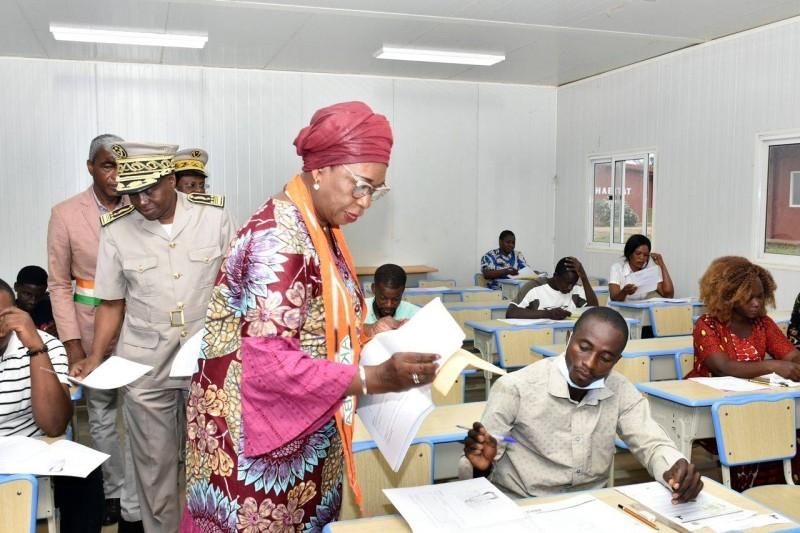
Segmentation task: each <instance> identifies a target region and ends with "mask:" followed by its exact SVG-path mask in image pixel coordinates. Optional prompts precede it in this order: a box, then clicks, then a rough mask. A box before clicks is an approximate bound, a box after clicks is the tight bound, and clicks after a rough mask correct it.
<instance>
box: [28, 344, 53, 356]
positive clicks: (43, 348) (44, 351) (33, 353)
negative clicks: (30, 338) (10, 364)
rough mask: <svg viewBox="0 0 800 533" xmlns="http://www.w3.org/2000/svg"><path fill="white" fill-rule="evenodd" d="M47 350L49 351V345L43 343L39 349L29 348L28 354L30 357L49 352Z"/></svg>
mask: <svg viewBox="0 0 800 533" xmlns="http://www.w3.org/2000/svg"><path fill="white" fill-rule="evenodd" d="M47 352H48V348H47V345H46V344H43V345H42V347H41V348H39V349H38V350H28V353H27V354H26V355H27V356H28V357H33V356H34V355H39V354H40V353H47Z"/></svg>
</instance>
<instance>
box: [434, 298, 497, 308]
mask: <svg viewBox="0 0 800 533" xmlns="http://www.w3.org/2000/svg"><path fill="white" fill-rule="evenodd" d="M442 303H443V304H444V306H445V308H446V309H506V308H508V304H509V301H508V300H500V301H497V302H442Z"/></svg>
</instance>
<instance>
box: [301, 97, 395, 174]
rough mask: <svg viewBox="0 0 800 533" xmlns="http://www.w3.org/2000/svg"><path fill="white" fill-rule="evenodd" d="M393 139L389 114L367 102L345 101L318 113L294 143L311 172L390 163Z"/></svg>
mask: <svg viewBox="0 0 800 533" xmlns="http://www.w3.org/2000/svg"><path fill="white" fill-rule="evenodd" d="M393 142H394V141H393V138H392V128H391V126H389V121H388V120H386V117H384V116H383V115H378V114H376V113H373V111H372V109H370V107H369V106H368V105H367V104H365V103H364V102H342V103H340V104H334V105H332V106H328V107H323V108H322V109H320V110H318V111H317V112H316V113H314V116H313V117H311V123H310V124H309V125H308V126H306V127H305V128H303V129H302V130H300V133H299V134H298V135H297V138H296V139H295V140H294V145H295V146H296V147H297V155H299V156H300V157H302V158H303V170H304V171H305V172H308V171H309V170H313V169H316V168H322V167H329V166H334V165H341V164H347V163H384V164H386V165H388V164H389V155H390V154H391V152H392V143H393Z"/></svg>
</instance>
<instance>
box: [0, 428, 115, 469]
mask: <svg viewBox="0 0 800 533" xmlns="http://www.w3.org/2000/svg"><path fill="white" fill-rule="evenodd" d="M108 458H109V456H108V455H106V454H105V453H102V452H98V451H97V450H93V449H91V448H88V447H86V446H83V445H82V444H78V443H77V442H72V441H69V440H66V439H61V440H57V441H56V442H54V443H53V444H48V443H47V442H45V441H43V440H41V439H36V438H32V437H21V436H16V435H15V436H11V437H0V474H32V475H36V476H72V477H83V478H85V477H86V476H88V475H89V474H90V473H91V472H92V471H93V470H94V469H95V468H97V467H98V466H100V465H101V464H103V462H105V460H106V459H108Z"/></svg>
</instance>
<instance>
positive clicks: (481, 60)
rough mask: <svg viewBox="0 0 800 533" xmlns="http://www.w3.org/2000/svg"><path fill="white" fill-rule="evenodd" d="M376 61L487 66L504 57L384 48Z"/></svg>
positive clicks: (445, 51)
mask: <svg viewBox="0 0 800 533" xmlns="http://www.w3.org/2000/svg"><path fill="white" fill-rule="evenodd" d="M375 57H376V58H378V59H396V60H399V61H424V62H426V63H455V64H458V65H482V66H487V67H488V66H489V65H494V64H496V63H499V62H501V61H504V60H505V58H506V56H505V55H498V54H476V53H472V52H454V51H450V50H426V49H422V48H399V47H396V46H384V47H382V48H381V49H380V50H378V51H377V52H375Z"/></svg>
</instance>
